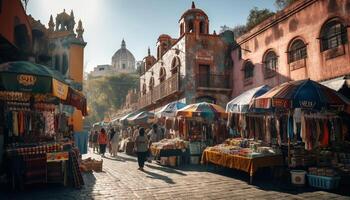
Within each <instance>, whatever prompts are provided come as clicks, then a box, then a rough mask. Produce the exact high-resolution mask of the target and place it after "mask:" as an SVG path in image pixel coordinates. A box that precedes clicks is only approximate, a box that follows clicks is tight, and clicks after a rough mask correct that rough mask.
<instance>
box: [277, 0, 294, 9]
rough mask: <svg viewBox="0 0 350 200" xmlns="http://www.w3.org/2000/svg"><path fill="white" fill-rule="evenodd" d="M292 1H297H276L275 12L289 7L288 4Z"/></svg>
mask: <svg viewBox="0 0 350 200" xmlns="http://www.w3.org/2000/svg"><path fill="white" fill-rule="evenodd" d="M294 1H297V0H276V1H275V6H276V8H277V10H282V9H284V8H285V7H287V6H289V4H291V3H293V2H294Z"/></svg>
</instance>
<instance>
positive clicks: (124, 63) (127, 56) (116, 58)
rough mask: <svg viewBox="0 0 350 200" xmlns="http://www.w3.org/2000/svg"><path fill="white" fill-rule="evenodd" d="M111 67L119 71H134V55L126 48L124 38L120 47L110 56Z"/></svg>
mask: <svg viewBox="0 0 350 200" xmlns="http://www.w3.org/2000/svg"><path fill="white" fill-rule="evenodd" d="M112 68H113V69H114V70H116V72H120V73H133V72H135V57H134V55H132V53H131V52H130V51H129V50H128V49H127V48H126V43H125V41H124V39H123V40H122V44H121V48H120V49H119V50H118V51H116V52H115V54H114V55H113V57H112Z"/></svg>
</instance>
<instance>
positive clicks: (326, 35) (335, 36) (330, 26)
mask: <svg viewBox="0 0 350 200" xmlns="http://www.w3.org/2000/svg"><path fill="white" fill-rule="evenodd" d="M337 26H339V27H337ZM347 42H348V38H347V28H346V26H344V24H343V23H342V22H341V20H339V19H332V20H329V21H327V22H326V23H325V24H324V25H323V26H322V29H321V34H320V47H321V52H323V51H327V50H330V49H335V48H337V47H339V46H341V45H344V44H346V43H347Z"/></svg>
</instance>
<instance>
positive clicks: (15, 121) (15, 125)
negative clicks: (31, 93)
mask: <svg viewBox="0 0 350 200" xmlns="http://www.w3.org/2000/svg"><path fill="white" fill-rule="evenodd" d="M12 126H13V128H12V130H13V135H14V136H18V112H16V111H13V113H12Z"/></svg>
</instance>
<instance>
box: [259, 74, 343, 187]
mask: <svg viewBox="0 0 350 200" xmlns="http://www.w3.org/2000/svg"><path fill="white" fill-rule="evenodd" d="M253 106H254V107H256V108H262V109H272V110H273V113H272V114H270V117H271V119H272V123H271V124H272V126H270V129H268V130H269V131H267V132H265V135H266V133H267V134H269V133H271V134H270V136H271V138H273V137H272V136H273V135H275V136H277V137H276V139H277V143H279V144H281V145H284V144H285V142H287V145H286V146H287V147H288V151H287V152H288V153H287V156H286V159H287V163H288V166H289V167H290V168H291V169H302V170H305V171H304V172H305V173H300V171H293V170H292V171H291V172H292V175H293V176H292V182H293V183H295V182H296V180H304V178H305V177H300V176H302V175H300V176H299V177H298V176H296V173H297V172H298V173H299V174H304V176H305V174H306V170H308V171H309V175H310V176H309V175H308V177H309V184H310V185H311V186H314V187H317V186H316V185H314V184H313V183H316V182H318V183H322V184H323V185H324V187H323V189H332V188H330V187H326V186H325V185H327V184H328V185H329V183H330V182H336V180H338V182H339V178H338V177H340V176H337V175H336V174H344V173H345V172H349V165H347V164H346V162H345V163H344V162H343V161H344V157H345V161H346V155H347V154H348V153H349V150H348V149H349V142H348V141H347V140H346V138H348V135H349V131H348V130H349V123H348V119H347V118H349V117H348V114H346V113H344V111H346V107H347V106H349V102H348V100H347V99H346V98H345V97H343V96H341V95H340V94H338V93H337V92H336V91H334V90H332V89H330V88H327V87H325V86H323V85H321V84H319V83H317V82H314V81H311V80H301V81H292V82H287V83H284V84H282V85H280V86H277V87H275V88H273V89H271V90H270V91H269V92H267V93H266V94H264V95H262V96H260V97H258V98H256V99H255V100H254V104H253ZM267 138H269V137H267ZM344 155H345V156H344ZM309 167H310V168H309ZM320 167H321V168H322V169H321V170H320V171H321V172H322V171H323V172H326V171H328V172H330V171H333V170H334V171H335V172H338V173H328V175H330V174H332V177H331V178H330V177H329V176H322V175H321V174H323V175H324V174H325V173H315V171H317V170H315V168H316V169H317V168H320ZM315 174H318V175H321V176H317V175H315ZM316 179H317V180H316Z"/></svg>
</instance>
